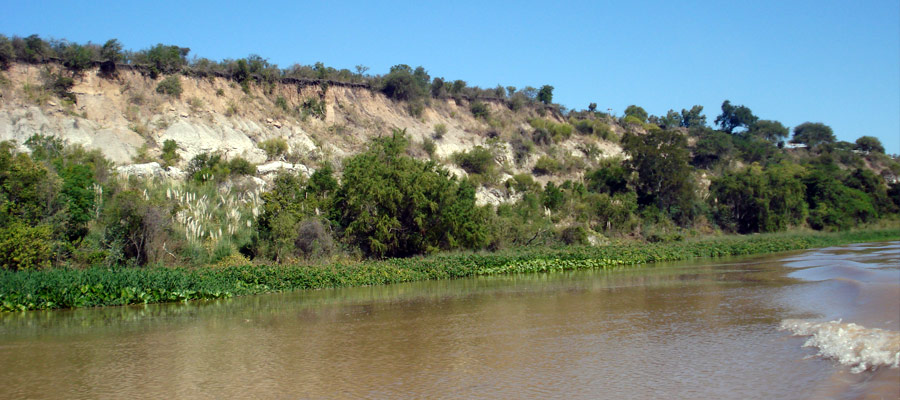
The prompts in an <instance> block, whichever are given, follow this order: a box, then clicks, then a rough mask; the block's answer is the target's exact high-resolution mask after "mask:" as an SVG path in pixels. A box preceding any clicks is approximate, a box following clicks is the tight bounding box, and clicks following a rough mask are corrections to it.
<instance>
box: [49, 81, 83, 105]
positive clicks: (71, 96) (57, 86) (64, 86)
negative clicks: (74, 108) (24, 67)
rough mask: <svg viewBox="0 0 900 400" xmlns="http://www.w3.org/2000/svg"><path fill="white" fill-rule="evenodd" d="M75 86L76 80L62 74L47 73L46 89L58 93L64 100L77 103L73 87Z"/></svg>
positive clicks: (57, 95)
mask: <svg viewBox="0 0 900 400" xmlns="http://www.w3.org/2000/svg"><path fill="white" fill-rule="evenodd" d="M73 86H75V80H74V79H72V78H70V77H68V76H63V75H60V74H47V75H45V76H44V89H45V90H47V91H49V92H50V93H53V94H55V95H56V97H59V98H60V99H62V100H66V101H71V102H73V103H75V102H76V101H77V99H76V98H75V93H72V87H73Z"/></svg>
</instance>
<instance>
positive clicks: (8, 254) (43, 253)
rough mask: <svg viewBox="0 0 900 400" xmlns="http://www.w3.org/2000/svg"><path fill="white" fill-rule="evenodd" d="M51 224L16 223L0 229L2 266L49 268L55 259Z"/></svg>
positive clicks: (21, 268) (23, 268) (0, 265)
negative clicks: (33, 225)
mask: <svg viewBox="0 0 900 400" xmlns="http://www.w3.org/2000/svg"><path fill="white" fill-rule="evenodd" d="M53 253H54V251H53V232H52V230H51V227H50V226H49V225H38V226H35V227H31V226H28V225H25V224H21V223H15V224H12V225H10V226H7V227H5V228H2V229H0V268H2V269H6V270H12V271H20V270H29V269H43V268H49V267H50V264H51V262H52V260H53Z"/></svg>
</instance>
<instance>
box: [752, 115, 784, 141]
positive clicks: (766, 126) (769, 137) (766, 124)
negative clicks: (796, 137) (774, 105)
mask: <svg viewBox="0 0 900 400" xmlns="http://www.w3.org/2000/svg"><path fill="white" fill-rule="evenodd" d="M788 133H790V130H788V128H787V127H785V126H784V125H782V124H781V122H778V121H771V120H767V119H763V120H759V121H756V122H754V123H753V124H752V125H750V128H749V129H748V130H747V134H748V135H750V136H755V137H757V138H760V139H763V140H766V141H768V142H771V143H776V142H778V141H780V140H783V139H784V138H786V137H787V136H788Z"/></svg>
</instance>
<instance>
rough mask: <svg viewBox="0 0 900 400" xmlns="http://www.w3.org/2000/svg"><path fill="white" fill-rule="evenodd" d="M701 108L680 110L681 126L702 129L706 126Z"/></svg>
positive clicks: (694, 107)
mask: <svg viewBox="0 0 900 400" xmlns="http://www.w3.org/2000/svg"><path fill="white" fill-rule="evenodd" d="M702 113H703V106H693V107H691V109H690V110H685V109H683V108H682V109H681V126H683V127H685V128H702V127H704V126H706V116H705V115H703V114H702Z"/></svg>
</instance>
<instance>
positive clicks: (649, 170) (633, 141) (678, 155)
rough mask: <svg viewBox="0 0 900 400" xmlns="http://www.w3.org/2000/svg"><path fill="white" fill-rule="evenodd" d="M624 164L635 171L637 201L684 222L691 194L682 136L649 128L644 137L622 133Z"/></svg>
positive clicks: (690, 211)
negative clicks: (627, 156)
mask: <svg viewBox="0 0 900 400" xmlns="http://www.w3.org/2000/svg"><path fill="white" fill-rule="evenodd" d="M622 144H623V150H624V151H625V152H626V153H628V155H630V156H631V160H629V161H628V163H627V166H628V168H629V170H631V171H632V172H634V173H636V176H637V178H636V179H635V180H634V182H633V186H634V188H635V189H636V191H637V195H638V203H639V204H641V205H651V204H652V205H655V206H656V207H657V208H658V209H659V210H661V211H663V212H665V213H666V214H667V215H668V216H670V217H671V218H674V219H676V220H678V221H679V222H681V223H687V222H688V221H690V220H691V219H692V218H693V216H694V214H695V210H694V208H695V204H694V202H695V198H694V197H695V196H694V192H693V182H692V177H691V175H692V174H691V169H690V166H689V165H688V159H689V158H688V156H689V155H688V152H687V140H686V138H685V137H684V136H683V135H681V134H679V133H678V132H674V131H664V130H651V131H650V133H648V134H647V135H644V136H637V135H634V134H628V135H626V136H625V137H624V138H623V140H622Z"/></svg>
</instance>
